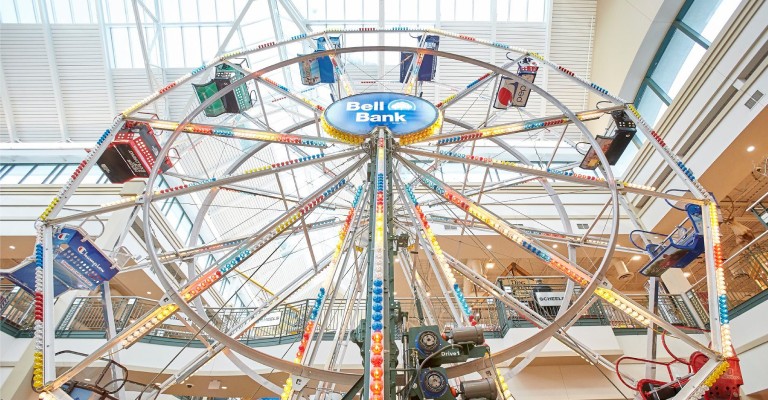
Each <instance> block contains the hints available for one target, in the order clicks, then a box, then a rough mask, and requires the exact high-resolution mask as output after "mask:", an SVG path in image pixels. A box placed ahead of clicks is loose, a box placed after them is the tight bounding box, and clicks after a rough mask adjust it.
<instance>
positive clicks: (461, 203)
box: [401, 158, 651, 325]
mask: <svg viewBox="0 0 768 400" xmlns="http://www.w3.org/2000/svg"><path fill="white" fill-rule="evenodd" d="M401 160H402V158H401ZM410 169H411V170H412V171H414V172H415V173H416V174H417V175H419V179H420V180H421V181H422V182H423V183H424V185H425V186H427V187H428V188H430V189H432V191H434V192H435V193H437V194H439V195H441V196H443V197H444V198H445V199H447V200H448V201H450V202H451V203H453V204H454V205H456V206H457V207H459V208H460V209H462V210H464V211H465V212H467V213H468V214H469V215H471V216H473V217H474V218H476V219H478V220H480V221H482V222H483V223H485V224H486V225H487V226H489V227H490V228H492V229H493V230H495V231H496V232H498V233H499V234H501V235H502V236H504V237H506V238H508V239H509V240H511V241H513V242H515V243H518V244H519V245H520V246H522V247H523V248H524V249H526V250H528V252H529V253H531V254H533V255H535V256H537V257H538V258H540V259H541V260H543V261H544V262H545V263H547V265H549V266H550V267H551V268H553V269H555V270H557V271H560V272H561V273H563V274H564V275H565V276H567V277H568V278H570V279H571V280H573V281H574V282H576V283H578V284H579V285H581V286H586V285H587V284H588V283H589V282H590V280H591V279H592V277H591V276H590V275H589V274H587V273H586V272H584V271H582V270H581V269H580V268H579V267H577V266H576V265H573V264H571V263H569V262H567V261H565V260H563V259H562V258H560V257H558V256H557V255H555V254H552V253H550V252H549V251H547V250H545V249H542V248H539V247H538V245H536V244H535V243H532V240H531V239H530V238H528V237H527V236H526V235H524V234H522V233H521V232H520V231H518V230H517V229H515V228H513V227H511V226H510V225H508V224H507V223H506V222H504V221H502V220H501V219H499V218H497V217H496V216H494V215H492V214H491V213H489V212H488V211H486V210H485V209H483V208H482V207H480V206H478V205H477V204H475V203H474V202H472V201H471V200H469V199H467V198H465V197H464V196H462V195H461V194H459V193H458V192H456V191H455V190H453V189H451V188H450V187H448V186H446V185H445V184H443V183H442V182H440V181H438V180H437V179H436V178H434V177H433V176H431V175H429V174H426V173H425V172H423V171H422V170H421V169H419V168H418V167H414V166H412V165H411V166H410ZM595 294H597V295H598V296H600V297H602V298H604V299H606V300H608V301H609V302H610V303H611V304H613V305H615V306H616V307H617V308H618V309H620V310H621V311H623V312H624V313H626V314H627V315H629V316H631V317H632V318H635V319H636V320H637V321H638V322H640V323H642V324H645V325H648V324H650V322H651V320H650V318H651V315H650V314H649V313H648V312H647V311H645V310H644V309H643V308H642V307H639V306H636V305H635V304H634V303H632V302H631V301H630V300H629V299H626V298H625V297H623V296H622V295H620V294H618V293H615V292H613V291H612V290H610V289H607V288H602V287H599V288H597V289H595Z"/></svg>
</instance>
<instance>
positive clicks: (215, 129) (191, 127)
mask: <svg viewBox="0 0 768 400" xmlns="http://www.w3.org/2000/svg"><path fill="white" fill-rule="evenodd" d="M142 122H146V123H148V124H149V125H150V126H152V127H153V128H155V129H160V130H165V131H175V130H176V129H177V128H178V127H179V123H178V122H173V121H161V120H142ZM182 132H187V133H193V134H198V135H210V136H219V137H231V138H236V139H244V140H257V141H260V142H270V143H288V144H294V145H297V146H308V147H322V148H326V147H328V143H327V142H326V141H325V140H322V139H320V138H317V137H312V136H304V135H294V134H288V133H274V132H266V131H258V130H255V129H246V128H235V127H227V126H215V125H205V124H187V125H184V128H182Z"/></svg>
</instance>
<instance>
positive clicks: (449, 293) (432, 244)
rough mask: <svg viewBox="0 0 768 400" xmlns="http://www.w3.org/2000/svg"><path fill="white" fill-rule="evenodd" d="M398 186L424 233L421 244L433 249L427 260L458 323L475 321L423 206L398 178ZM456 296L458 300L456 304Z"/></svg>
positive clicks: (420, 239) (414, 224)
mask: <svg viewBox="0 0 768 400" xmlns="http://www.w3.org/2000/svg"><path fill="white" fill-rule="evenodd" d="M396 186H397V190H398V192H399V194H400V200H401V202H402V203H403V204H404V205H406V207H405V208H406V210H407V212H408V217H409V219H410V220H411V222H412V223H413V226H414V229H417V228H416V227H418V229H420V230H421V231H422V232H423V233H424V234H423V235H417V236H418V238H419V242H420V243H421V246H422V247H424V248H428V249H431V251H430V252H427V253H426V256H427V260H428V261H429V265H430V267H432V272H433V273H434V276H435V278H436V279H437V282H438V284H439V285H440V289H441V291H442V293H443V296H444V297H445V301H446V303H447V304H448V308H449V309H450V311H451V314H452V315H453V318H454V321H455V322H456V324H457V325H464V324H465V322H467V321H469V322H473V321H474V319H475V317H474V315H473V314H472V312H471V310H470V308H469V306H468V305H467V303H466V300H464V294H463V292H462V290H461V288H460V287H459V285H458V283H456V278H455V277H454V276H453V273H452V272H451V270H450V268H449V267H448V263H447V262H446V260H445V257H444V256H443V253H442V250H441V248H440V244H439V243H438V241H437V238H436V237H435V235H434V233H433V232H432V228H430V226H429V223H428V222H427V219H426V216H425V215H424V213H423V212H422V211H421V207H419V203H418V201H417V200H416V197H415V196H414V195H413V192H410V189H409V187H405V188H403V185H402V183H401V182H400V179H397V181H396ZM454 298H455V300H456V303H455V304H454ZM458 309H460V310H461V311H459V310H458ZM462 312H463V313H462ZM472 325H474V324H472Z"/></svg>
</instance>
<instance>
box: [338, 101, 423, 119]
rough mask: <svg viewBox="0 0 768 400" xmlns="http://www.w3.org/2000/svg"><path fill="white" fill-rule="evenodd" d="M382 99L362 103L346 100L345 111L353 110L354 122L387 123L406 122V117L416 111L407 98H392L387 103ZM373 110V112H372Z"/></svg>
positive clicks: (414, 105)
mask: <svg viewBox="0 0 768 400" xmlns="http://www.w3.org/2000/svg"><path fill="white" fill-rule="evenodd" d="M384 103H385V102H384V101H374V102H370V103H362V102H359V101H350V102H347V107H346V110H347V111H354V112H355V122H389V123H395V124H398V123H402V124H404V123H407V122H408V119H407V117H408V116H409V115H410V114H412V113H413V112H414V111H416V104H414V103H413V102H412V101H409V100H402V99H398V100H392V101H390V102H389V103H387V105H386V107H385V105H384ZM372 111H375V113H372Z"/></svg>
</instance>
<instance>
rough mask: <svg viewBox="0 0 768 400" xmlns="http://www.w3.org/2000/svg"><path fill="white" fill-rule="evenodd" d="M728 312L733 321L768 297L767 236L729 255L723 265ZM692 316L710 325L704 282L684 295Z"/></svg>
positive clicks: (759, 237)
mask: <svg viewBox="0 0 768 400" xmlns="http://www.w3.org/2000/svg"><path fill="white" fill-rule="evenodd" d="M723 269H724V271H725V281H726V284H727V286H728V292H727V297H728V308H729V309H730V310H731V312H730V314H731V318H734V317H736V316H738V315H739V313H742V312H744V311H746V310H748V309H750V308H751V307H752V306H753V305H754V304H757V303H759V302H761V301H762V300H763V299H764V298H765V297H766V296H768V290H766V289H768V232H764V233H763V234H762V235H760V236H758V237H757V238H756V239H755V240H753V241H752V243H750V244H748V245H747V246H745V247H744V248H743V249H741V250H739V251H738V252H736V253H734V254H733V255H731V256H730V257H729V258H728V259H727V260H726V261H725V262H724V263H723ZM686 296H687V297H688V298H689V299H690V302H691V303H692V305H693V308H694V309H695V312H696V313H697V314H698V315H700V316H701V318H702V320H703V322H704V323H705V324H706V323H709V317H708V309H709V304H708V302H707V280H706V278H704V279H701V280H700V281H698V282H696V283H695V284H694V285H693V287H692V288H691V289H690V290H689V291H688V292H687V293H686Z"/></svg>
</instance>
